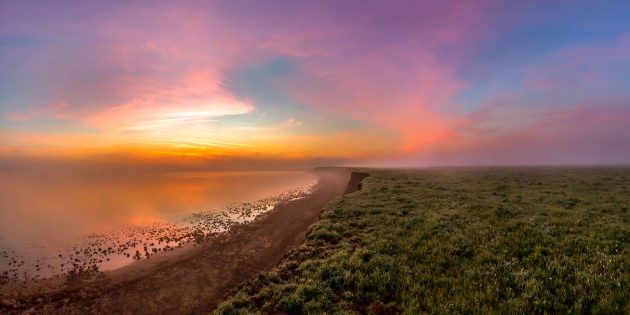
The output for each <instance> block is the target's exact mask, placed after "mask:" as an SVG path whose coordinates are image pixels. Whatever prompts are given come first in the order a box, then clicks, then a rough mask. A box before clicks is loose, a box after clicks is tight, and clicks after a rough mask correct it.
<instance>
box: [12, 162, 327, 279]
mask: <svg viewBox="0 0 630 315" xmlns="http://www.w3.org/2000/svg"><path fill="white" fill-rule="evenodd" d="M314 183H315V177H314V176H313V175H312V174H311V173H310V172H240V173H227V172H186V173H142V174H139V173H135V174H96V173H88V174H85V173H75V174H72V173H70V174H69V173H67V172H66V173H63V174H60V173H52V172H50V173H43V172H24V171H21V172H5V173H3V174H0V237H2V238H1V239H0V275H1V276H3V278H4V279H5V281H6V280H7V279H9V278H11V279H21V280H24V279H29V278H40V277H48V276H52V275H58V274H61V273H66V272H69V271H77V270H88V269H89V268H94V267H98V268H100V269H101V270H102V269H112V268H117V267H120V266H123V265H125V264H128V263H129V262H130V261H133V260H134V259H142V258H147V257H150V256H151V255H153V254H157V253H159V252H162V251H168V250H173V249H174V248H177V247H179V246H182V244H184V243H186V242H189V241H191V240H194V239H195V238H198V237H199V236H203V235H207V234H208V233H212V232H217V231H222V230H225V229H227V228H229V226H231V225H233V224H237V223H240V222H246V221H250V220H252V219H253V218H255V217H256V216H257V215H259V214H260V213H263V212H265V211H268V210H270V209H272V208H273V207H274V206H275V205H276V204H277V203H279V202H285V201H289V200H291V199H295V198H302V197H303V196H304V195H305V194H306V193H308V191H309V189H310V187H312V185H313V184H314ZM192 213H195V214H194V215H191V214H192Z"/></svg>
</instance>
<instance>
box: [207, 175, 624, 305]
mask: <svg viewBox="0 0 630 315" xmlns="http://www.w3.org/2000/svg"><path fill="white" fill-rule="evenodd" d="M366 172H368V173H369V174H370V177H368V178H366V179H365V180H364V182H363V190H361V191H358V192H355V193H353V194H350V195H346V196H344V197H341V198H339V199H337V200H336V201H334V202H333V203H331V204H330V205H329V206H328V207H327V208H326V209H324V212H323V213H322V216H321V220H320V221H319V222H318V223H317V224H316V225H315V226H313V227H312V228H311V230H310V232H309V235H308V240H307V242H306V244H305V245H304V246H302V247H301V248H299V249H298V250H296V251H294V252H292V253H291V254H290V255H289V256H288V257H287V258H285V259H284V260H283V261H282V262H281V263H280V264H279V265H278V266H277V267H276V268H275V269H273V270H271V271H269V272H267V273H265V274H262V275H260V276H258V277H257V278H256V279H254V280H251V281H249V282H247V283H244V284H243V285H241V286H240V287H239V288H238V289H237V290H236V291H235V292H233V295H232V296H231V297H230V298H229V299H228V300H226V301H224V302H223V303H222V304H221V305H220V306H219V308H218V309H217V310H216V312H217V313H223V314H232V313H252V312H253V313H257V312H258V313H324V312H327V313H368V314H389V313H401V312H402V313H408V314H417V313H425V312H428V313H487V312H492V313H496V312H499V313H518V314H521V313H544V312H549V313H606V314H611V313H625V314H629V313H630V268H629V267H630V168H628V167H599V168H596V167H590V168H568V167H567V168H452V169H427V170H413V171H392V170H366Z"/></svg>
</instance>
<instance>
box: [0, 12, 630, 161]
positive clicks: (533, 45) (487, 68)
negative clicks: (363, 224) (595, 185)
mask: <svg viewBox="0 0 630 315" xmlns="http://www.w3.org/2000/svg"><path fill="white" fill-rule="evenodd" d="M561 2H562V1H561ZM629 15H630V6H629V5H628V3H627V2H624V1H619V2H614V1H613V2H609V3H608V4H607V5H601V4H599V3H596V2H588V1H577V2H576V1H572V2H566V3H554V4H549V3H543V2H534V3H532V2H528V3H527V4H526V3H523V4H517V3H513V2H497V1H474V2H466V1H464V2H462V1H454V2H450V1H442V2H439V4H438V3H437V2H435V1H431V2H425V3H420V2H405V3H397V4H392V3H386V2H380V3H379V2H374V3H369V2H364V1H358V2H352V1H349V2H345V1H344V2H336V1H333V2H330V3H327V4H325V3H323V2H321V1H309V2H300V3H297V2H292V1H288V2H282V1H274V2H267V1H265V2H262V1H251V2H240V1H238V2H234V1H216V2H215V1H210V2H205V1H184V2H180V1H178V2H170V1H163V2H158V4H154V3H144V2H142V1H133V2H120V3H113V2H100V3H99V2H95V3H91V4H87V3H85V2H81V1H76V2H73V1H68V2H65V3H48V2H46V3H44V2H39V1H32V2H31V1H20V2H16V1H14V2H3V3H2V4H0V154H1V156H2V157H3V159H5V160H11V159H13V158H15V157H16V156H19V157H27V158H28V157H33V158H35V157H46V158H55V157H59V158H67V157H75V158H76V157H90V156H94V155H101V156H102V155H107V156H116V157H117V159H119V160H124V159H127V158H128V157H129V156H134V157H136V158H138V157H142V158H156V157H166V159H167V160H168V159H174V160H177V161H179V162H177V163H184V164H199V165H202V164H207V163H210V164H212V163H211V162H209V161H213V160H215V159H221V158H228V157H236V158H238V159H240V160H239V161H240V162H235V163H234V167H235V168H238V167H239V166H242V165H243V163H245V164H247V163H249V162H244V161H253V160H291V161H293V160H300V161H311V162H305V163H306V164H309V165H311V164H312V165H314V164H317V163H316V162H314V161H324V162H325V163H330V164H344V163H352V164H364V165H405V166H424V165H451V164H563V163H569V164H574V163H625V162H628V157H630V144H629V143H630V142H628V140H627V139H626V138H627V135H628V134H630V129H629V128H630V127H629V124H628V122H630V93H629V92H628V91H630V80H629V78H630V63H629V62H628V60H629V59H630V24H629V23H628V18H627V17H628V16H629ZM239 163H240V164H239Z"/></svg>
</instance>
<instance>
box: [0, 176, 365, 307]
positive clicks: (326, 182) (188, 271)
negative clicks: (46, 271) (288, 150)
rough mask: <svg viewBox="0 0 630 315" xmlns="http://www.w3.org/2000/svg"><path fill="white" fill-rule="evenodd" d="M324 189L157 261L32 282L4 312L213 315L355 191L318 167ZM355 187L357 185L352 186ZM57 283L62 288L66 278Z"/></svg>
mask: <svg viewBox="0 0 630 315" xmlns="http://www.w3.org/2000/svg"><path fill="white" fill-rule="evenodd" d="M316 174H317V177H318V183H317V185H316V186H315V190H314V191H313V193H311V194H309V195H308V196H307V197H306V198H303V199H300V200H294V201H291V202H287V203H284V204H280V205H278V206H277V207H276V208H275V209H274V210H272V211H270V212H268V213H266V214H263V215H262V216H261V217H259V218H258V219H256V220H255V221H254V222H251V223H249V224H243V225H239V226H236V227H234V228H232V229H231V230H230V231H228V232H227V233H222V234H218V236H215V237H212V238H210V239H209V240H207V241H205V242H204V243H202V244H199V245H196V244H194V243H190V244H188V245H187V246H185V248H182V249H178V250H176V251H172V252H167V253H162V254H160V255H156V257H153V258H152V259H149V260H142V261H139V262H137V263H134V264H132V265H130V266H127V267H124V268H120V269H116V270H112V271H108V272H104V273H100V274H98V275H97V276H93V277H91V278H89V279H78V280H75V281H73V282H66V283H64V284H63V285H62V286H61V287H62V289H57V290H50V289H48V290H46V289H45V288H47V287H54V285H52V284H53V283H50V282H49V283H46V281H40V282H38V283H31V284H28V285H27V287H29V288H30V290H25V291H22V292H26V293H22V294H20V295H14V293H11V292H10V291H7V290H6V288H5V290H3V292H2V295H3V297H2V299H1V304H0V310H2V312H9V313H13V312H15V313H17V312H24V311H26V312H36V313H40V312H44V313H45V312H53V311H54V312H57V313H58V312H64V313H85V312H86V311H91V312H96V313H102V312H115V313H159V312H168V313H193V312H198V311H202V310H206V311H207V310H211V309H212V308H213V307H214V306H216V304H217V303H218V302H219V301H220V299H221V298H222V297H223V296H224V295H225V294H226V293H228V292H229V291H230V289H232V288H234V287H235V286H236V285H237V284H238V283H240V282H242V281H244V280H247V279H249V278H252V277H254V276H255V275H256V274H258V273H260V272H261V271H264V270H267V269H269V268H271V267H273V266H274V265H275V264H277V263H278V261H280V259H281V258H282V257H283V256H285V255H286V254H287V253H288V252H289V251H290V250H291V249H292V248H294V247H295V246H297V245H299V244H301V243H302V242H303V240H304V237H305V235H306V232H307V229H308V227H309V226H310V225H311V224H312V223H314V222H316V221H317V219H318V216H319V213H320V212H321V210H322V208H323V207H324V205H325V204H326V203H328V202H329V201H331V200H332V199H334V198H336V197H338V196H341V195H342V194H343V193H344V192H345V191H353V190H356V187H354V188H353V187H351V186H356V185H357V184H358V183H359V182H360V179H357V178H354V180H352V181H350V178H351V171H350V170H349V169H343V168H331V169H318V170H317V171H316ZM349 182H351V183H350V184H349ZM50 281H56V282H57V283H56V285H59V284H60V283H58V282H60V280H50Z"/></svg>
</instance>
